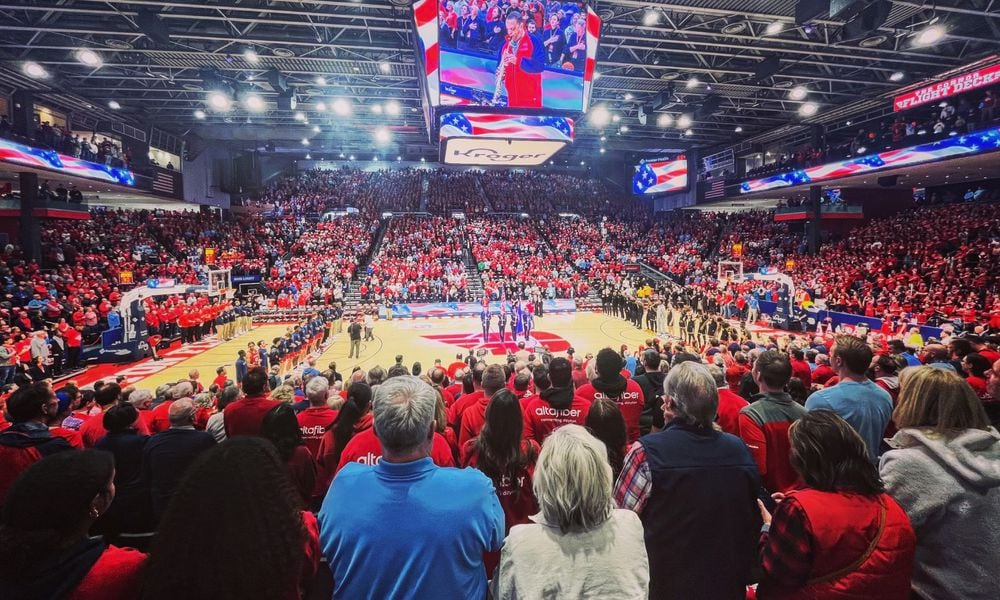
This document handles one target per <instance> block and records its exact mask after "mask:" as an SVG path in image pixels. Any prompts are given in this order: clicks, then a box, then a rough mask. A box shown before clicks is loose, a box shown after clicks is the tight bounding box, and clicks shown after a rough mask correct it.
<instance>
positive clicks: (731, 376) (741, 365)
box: [726, 352, 750, 393]
mask: <svg viewBox="0 0 1000 600" xmlns="http://www.w3.org/2000/svg"><path fill="white" fill-rule="evenodd" d="M733 360H735V362H734V363H733V365H732V366H731V367H729V368H728V369H726V383H728V384H729V391H731V392H734V393H739V391H740V380H741V379H743V376H744V375H746V373H747V371H749V370H750V367H749V366H747V355H746V354H744V353H742V352H737V353H736V354H734V355H733Z"/></svg>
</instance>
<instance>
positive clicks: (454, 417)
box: [446, 390, 486, 431]
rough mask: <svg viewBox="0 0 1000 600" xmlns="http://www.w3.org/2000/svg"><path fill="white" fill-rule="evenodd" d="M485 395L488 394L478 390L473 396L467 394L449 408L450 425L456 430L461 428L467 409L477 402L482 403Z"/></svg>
mask: <svg viewBox="0 0 1000 600" xmlns="http://www.w3.org/2000/svg"><path fill="white" fill-rule="evenodd" d="M485 395H486V394H485V392H483V390H476V391H474V392H472V393H471V394H466V395H464V396H462V397H461V398H459V399H458V400H456V401H455V403H454V404H452V405H451V406H449V407H448V413H447V415H446V416H447V417H448V424H449V425H451V426H453V427H456V428H458V427H460V426H461V424H462V413H464V412H465V409H467V408H469V407H470V406H472V405H473V404H475V403H476V402H481V401H482V399H483V397H484V396H485ZM459 431H461V429H459Z"/></svg>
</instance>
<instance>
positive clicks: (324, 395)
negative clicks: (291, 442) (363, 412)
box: [298, 377, 338, 459]
mask: <svg viewBox="0 0 1000 600" xmlns="http://www.w3.org/2000/svg"><path fill="white" fill-rule="evenodd" d="M329 392H330V384H329V383H328V382H327V380H326V378H325V377H313V378H312V379H310V380H309V384H308V385H307V386H306V397H307V398H308V399H309V408H307V409H305V410H304V411H302V412H300V413H299V414H298V420H299V428H300V429H301V430H302V439H303V440H304V441H305V443H306V448H308V449H309V452H310V453H311V454H312V456H313V458H315V459H318V458H319V446H320V442H321V441H322V440H323V434H324V433H326V430H327V428H329V427H330V425H333V422H334V421H336V420H337V414H338V411H335V410H333V409H332V408H330V406H329V405H328V404H327V399H328V396H329Z"/></svg>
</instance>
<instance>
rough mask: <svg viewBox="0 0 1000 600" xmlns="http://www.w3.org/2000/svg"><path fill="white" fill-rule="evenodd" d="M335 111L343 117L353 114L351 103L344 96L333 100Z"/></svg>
mask: <svg viewBox="0 0 1000 600" xmlns="http://www.w3.org/2000/svg"><path fill="white" fill-rule="evenodd" d="M333 112H335V113H337V114H338V115H340V116H341V117H346V116H347V115H349V114H351V103H350V102H348V101H347V100H345V99H343V98H337V99H336V100H334V101H333Z"/></svg>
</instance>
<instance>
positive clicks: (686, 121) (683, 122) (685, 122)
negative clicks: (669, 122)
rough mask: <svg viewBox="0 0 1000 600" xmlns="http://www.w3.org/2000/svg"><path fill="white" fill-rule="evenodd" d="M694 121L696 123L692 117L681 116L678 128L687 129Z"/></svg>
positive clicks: (678, 120)
mask: <svg viewBox="0 0 1000 600" xmlns="http://www.w3.org/2000/svg"><path fill="white" fill-rule="evenodd" d="M693 121H694V119H692V118H691V115H681V116H680V117H679V118H678V119H677V127H678V128H679V129H687V128H688V127H690V126H691V123H692V122H693Z"/></svg>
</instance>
